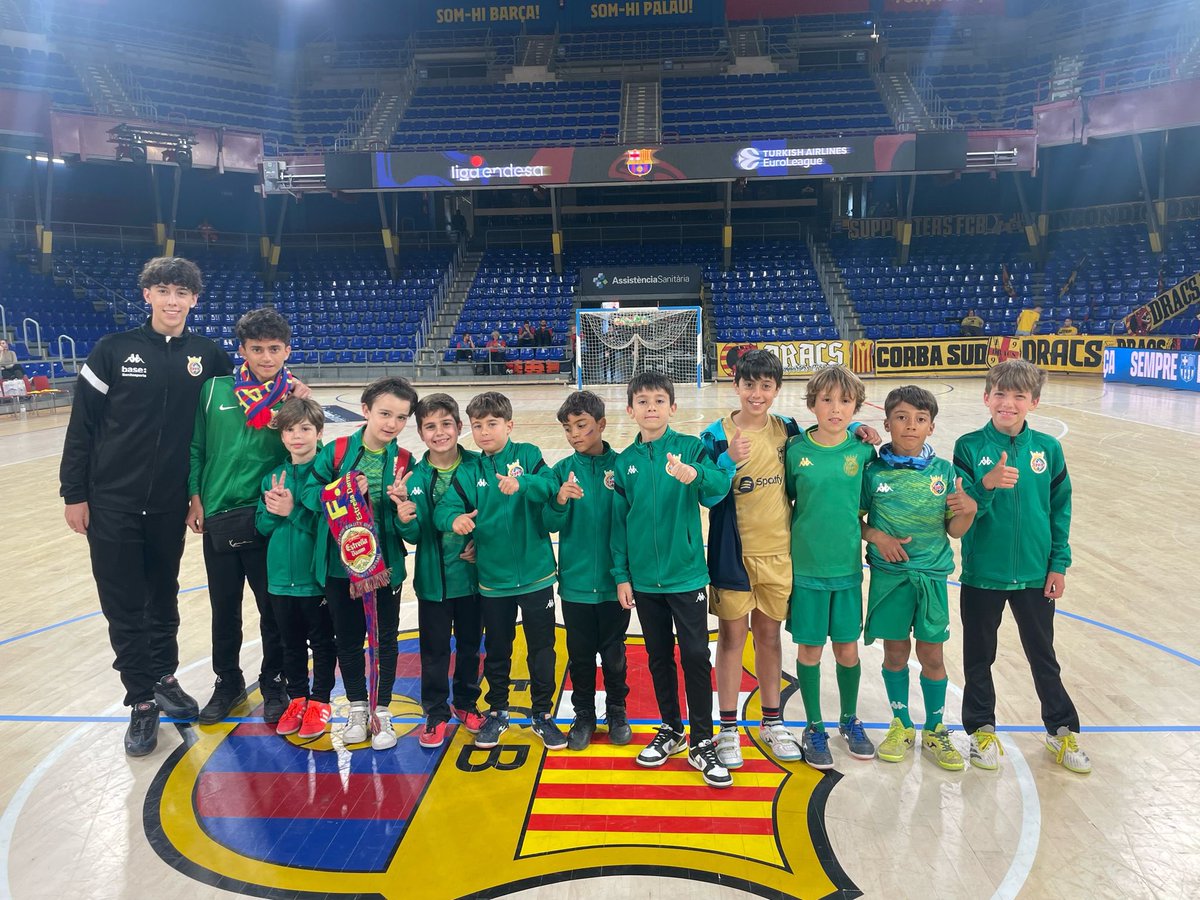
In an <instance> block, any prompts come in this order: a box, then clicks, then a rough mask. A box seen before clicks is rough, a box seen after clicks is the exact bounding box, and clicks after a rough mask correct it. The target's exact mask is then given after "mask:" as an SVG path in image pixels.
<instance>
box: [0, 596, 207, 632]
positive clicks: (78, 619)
mask: <svg viewBox="0 0 1200 900" xmlns="http://www.w3.org/2000/svg"><path fill="white" fill-rule="evenodd" d="M206 587H208V585H207V584H200V585H197V586H196V587H190V588H184V589H183V590H182V591H180V592H179V593H180V594H190V593H192V592H193V591H202V590H204V589H205V588H206ZM98 615H100V610H98V609H97V610H95V611H94V612H90V613H84V614H83V615H81V616H74V617H72V618H70V619H63V620H62V621H61V622H55V623H54V624H53V625H43V626H42V627H41V628H35V629H33V630H32V631H23V632H21V633H20V634H14V635H13V636H12V637H8V638H4V639H3V640H0V647H3V646H4V645H5V644H11V643H13V642H14V641H20V640H24V639H25V638H27V637H33V636H34V635H35V634H42V633H43V632H45V631H53V630H54V629H55V628H62V627H63V626H64V625H73V624H74V623H76V622H82V621H84V620H85V619H94V618H96V616H98Z"/></svg>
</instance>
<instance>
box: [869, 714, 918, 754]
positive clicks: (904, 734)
mask: <svg viewBox="0 0 1200 900" xmlns="http://www.w3.org/2000/svg"><path fill="white" fill-rule="evenodd" d="M916 742H917V730H916V729H915V728H905V727H904V723H903V722H901V721H900V720H899V719H892V724H891V725H890V726H888V730H887V734H886V735H884V737H883V743H882V744H880V745H879V750H878V751H877V752H876V756H878V757H879V758H880V759H882V760H886V761H887V762H897V763H898V762H903V761H904V757H906V756H908V751H909V750H911V749H912V748H913V745H915V744H916Z"/></svg>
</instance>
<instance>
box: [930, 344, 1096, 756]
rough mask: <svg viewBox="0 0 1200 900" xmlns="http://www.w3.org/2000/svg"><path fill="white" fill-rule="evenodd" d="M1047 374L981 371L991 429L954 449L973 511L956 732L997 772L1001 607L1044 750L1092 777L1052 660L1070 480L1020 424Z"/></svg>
mask: <svg viewBox="0 0 1200 900" xmlns="http://www.w3.org/2000/svg"><path fill="white" fill-rule="evenodd" d="M1045 383H1046V373H1045V372H1044V371H1042V370H1041V369H1039V368H1038V367H1037V366H1035V365H1033V364H1032V363H1029V362H1026V361H1025V360H1020V359H1017V360H1007V361H1005V362H1002V363H1000V364H999V365H997V366H995V367H994V368H992V369H991V370H989V371H988V375H987V383H986V387H985V388H984V394H983V402H984V405H985V406H987V408H988V411H989V412H990V413H991V416H992V420H991V421H990V422H989V423H988V424H987V425H984V426H983V428H980V429H979V430H978V431H972V432H970V433H968V434H964V435H963V436H962V437H960V438H959V439H958V441H957V442H956V443H955V445H954V466H955V468H956V469H957V470H958V474H959V475H961V476H962V480H963V485H964V486H965V490H966V491H967V493H969V494H970V495H971V496H972V497H973V498H974V499H975V501H976V502H977V503H978V504H979V512H978V513H977V514H976V516H975V525H974V527H972V528H971V530H970V531H968V532H967V533H966V535H965V536H964V537H963V542H962V592H961V594H960V596H959V607H960V612H961V615H962V624H963V669H964V673H965V676H966V678H965V681H964V685H963V727H964V728H965V729H966V730H967V731H968V732H970V734H971V765H973V766H976V767H978V768H981V769H995V768H996V767H997V766H998V765H999V764H1000V759H999V757H1000V753H1001V752H1002V751H1001V749H1000V745H999V744H998V743H997V740H996V691H995V687H994V686H993V684H992V663H994V662H995V661H996V644H997V633H998V631H999V629H1000V620H1001V619H1002V618H1003V616H1004V605H1005V603H1007V604H1008V605H1009V607H1010V608H1011V609H1012V614H1013V618H1014V619H1016V621H1017V629H1018V631H1019V632H1020V634H1021V646H1022V647H1023V648H1024V650H1025V658H1026V659H1027V660H1029V668H1030V670H1031V671H1032V673H1033V683H1034V687H1036V688H1037V693H1038V698H1039V699H1040V700H1041V702H1042V721H1043V723H1044V724H1045V726H1046V736H1045V743H1046V748H1047V749H1048V750H1049V751H1050V752H1051V753H1053V754H1054V756H1055V759H1056V761H1057V762H1058V763H1060V764H1061V765H1062V766H1064V767H1065V768H1067V769H1069V770H1070V771H1072V772H1077V773H1079V774H1087V773H1088V772H1090V771H1091V770H1092V764H1091V761H1090V760H1089V759H1088V757H1087V754H1086V753H1084V752H1083V750H1082V749H1080V747H1079V744H1078V743H1077V741H1076V737H1075V735H1076V734H1078V733H1079V714H1078V713H1077V712H1076V711H1075V704H1074V703H1072V702H1071V698H1070V696H1069V695H1068V694H1067V690H1066V688H1065V687H1063V683H1062V677H1061V674H1060V671H1061V670H1060V669H1059V665H1058V659H1057V658H1056V657H1055V655H1054V608H1055V602H1056V601H1057V600H1058V599H1059V598H1060V597H1061V596H1062V594H1063V590H1064V589H1065V587H1066V574H1065V573H1066V571H1067V567H1068V566H1070V565H1071V546H1070V543H1069V538H1070V532H1071V478H1070V476H1069V475H1068V474H1067V463H1066V460H1065V459H1064V458H1063V451H1062V445H1061V444H1059V442H1058V441H1057V440H1055V439H1054V438H1052V437H1050V435H1048V434H1043V433H1042V432H1040V431H1035V430H1033V429H1032V428H1030V427H1029V424H1028V423H1027V422H1026V421H1025V419H1026V417H1027V416H1028V415H1029V413H1030V412H1032V411H1033V410H1035V409H1037V405H1038V401H1039V400H1040V399H1041V394H1042V387H1043V386H1044V385H1045Z"/></svg>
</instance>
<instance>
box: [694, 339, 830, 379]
mask: <svg viewBox="0 0 1200 900" xmlns="http://www.w3.org/2000/svg"><path fill="white" fill-rule="evenodd" d="M751 350H766V351H768V352H770V353H773V354H775V356H777V357H779V362H780V363H781V364H782V365H783V377H784V378H807V377H809V376H810V375H812V373H813V372H815V371H817V370H818V369H820V368H823V367H824V366H836V365H843V366H845V365H849V364H850V342H849V341H746V342H742V343H729V342H725V341H720V342H718V343H717V378H718V379H732V378H733V375H734V372H735V370H736V369H737V361H738V360H739V359H740V358H741V357H742V356H743V355H744V354H746V353H749V352H750V351H751Z"/></svg>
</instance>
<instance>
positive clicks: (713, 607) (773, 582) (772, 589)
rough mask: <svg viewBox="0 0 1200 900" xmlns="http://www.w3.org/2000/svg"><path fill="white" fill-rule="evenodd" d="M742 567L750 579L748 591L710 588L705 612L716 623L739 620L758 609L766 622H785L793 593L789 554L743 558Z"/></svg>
mask: <svg viewBox="0 0 1200 900" xmlns="http://www.w3.org/2000/svg"><path fill="white" fill-rule="evenodd" d="M742 563H743V565H745V567H746V574H747V575H749V576H750V590H748V591H726V590H721V589H720V588H713V589H712V590H710V591H709V593H708V611H709V612H711V613H712V614H713V615H714V616H716V617H717V618H718V619H741V618H743V617H744V616H748V615H749V614H750V612H751V610H755V609H757V610H758V611H759V612H761V613H762V614H763V615H765V616H766V617H767V618H769V619H774V620H775V621H776V622H782V621H784V620H785V619H786V618H787V615H788V597H790V596H791V593H792V557H791V554H788V553H782V554H780V555H778V556H744V557H742Z"/></svg>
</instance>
